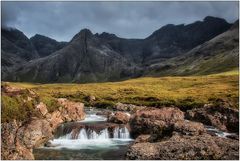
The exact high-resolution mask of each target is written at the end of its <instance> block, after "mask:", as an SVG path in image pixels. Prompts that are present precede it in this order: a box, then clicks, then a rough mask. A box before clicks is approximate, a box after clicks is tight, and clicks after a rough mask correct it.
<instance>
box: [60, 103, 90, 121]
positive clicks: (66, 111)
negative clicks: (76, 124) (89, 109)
mask: <svg viewBox="0 0 240 161" xmlns="http://www.w3.org/2000/svg"><path fill="white" fill-rule="evenodd" d="M58 103H59V104H60V105H61V106H63V107H64V108H61V109H60V112H61V114H62V116H63V117H64V119H65V120H66V121H73V120H74V121H80V120H83V119H84V118H85V112H84V104H83V103H80V102H72V101H69V100H67V99H65V98H59V99H58Z"/></svg>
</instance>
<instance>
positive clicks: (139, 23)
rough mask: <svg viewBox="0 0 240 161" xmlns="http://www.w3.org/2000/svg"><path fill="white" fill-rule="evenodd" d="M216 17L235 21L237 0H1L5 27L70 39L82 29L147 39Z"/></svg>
mask: <svg viewBox="0 0 240 161" xmlns="http://www.w3.org/2000/svg"><path fill="white" fill-rule="evenodd" d="M208 15H210V16H215V17H221V18H224V19H226V20H227V21H228V22H231V23H232V22H234V21H235V20H237V19H238V2H2V26H9V27H14V28H17V29H19V30H21V31H23V32H24V33H25V34H26V35H27V36H28V37H31V36H33V35H35V34H36V33H38V34H42V35H46V36H48V37H51V38H54V39H56V40H59V41H69V40H70V39H71V38H72V37H73V36H74V35H75V34H76V33H78V32H79V31H80V30H81V29H83V28H88V29H90V30H91V31H92V32H93V33H97V32H98V33H102V32H104V31H106V32H109V33H114V34H116V35H117V36H119V37H124V38H145V37H147V36H149V35H150V34H151V33H152V32H153V31H155V30H157V29H159V28H160V27H161V26H164V25H166V24H169V23H171V24H183V23H184V24H188V23H192V22H194V21H196V20H202V19H203V18H204V17H206V16H208Z"/></svg>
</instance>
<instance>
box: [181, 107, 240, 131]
mask: <svg viewBox="0 0 240 161" xmlns="http://www.w3.org/2000/svg"><path fill="white" fill-rule="evenodd" d="M186 119H189V120H194V121H198V122H202V123H204V124H206V125H210V126H215V127H217V128H218V129H221V130H223V131H230V132H237V133H238V132H239V111H238V110H235V109H232V108H229V106H226V105H224V104H223V103H221V104H220V105H219V106H214V105H211V104H209V105H205V106H204V107H203V108H196V109H193V110H188V111H187V112H186Z"/></svg>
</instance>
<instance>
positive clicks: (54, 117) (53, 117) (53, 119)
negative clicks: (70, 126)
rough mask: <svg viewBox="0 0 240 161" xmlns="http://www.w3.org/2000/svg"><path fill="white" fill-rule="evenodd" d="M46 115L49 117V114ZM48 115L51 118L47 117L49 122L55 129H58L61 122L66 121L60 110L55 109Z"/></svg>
mask: <svg viewBox="0 0 240 161" xmlns="http://www.w3.org/2000/svg"><path fill="white" fill-rule="evenodd" d="M46 117H47V115H46ZM48 117H49V119H48V118H47V120H48V121H49V123H50V125H51V127H52V128H53V129H56V128H57V127H58V126H59V125H60V124H61V123H63V122H64V120H63V117H62V115H61V112H59V111H54V112H53V113H52V114H50V116H48Z"/></svg>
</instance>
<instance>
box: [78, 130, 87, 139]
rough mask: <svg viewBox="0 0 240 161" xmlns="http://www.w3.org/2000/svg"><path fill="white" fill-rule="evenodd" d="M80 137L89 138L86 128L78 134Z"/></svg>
mask: <svg viewBox="0 0 240 161" xmlns="http://www.w3.org/2000/svg"><path fill="white" fill-rule="evenodd" d="M78 139H85V140H86V139H88V137H87V132H86V130H85V129H81V130H80V132H79V135H78Z"/></svg>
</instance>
